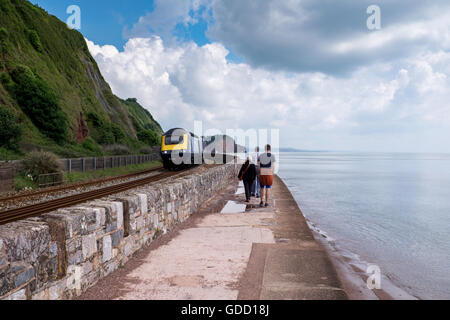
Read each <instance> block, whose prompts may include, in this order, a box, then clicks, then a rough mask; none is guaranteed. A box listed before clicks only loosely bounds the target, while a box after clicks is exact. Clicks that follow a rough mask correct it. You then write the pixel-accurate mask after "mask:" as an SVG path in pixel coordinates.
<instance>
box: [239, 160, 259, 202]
mask: <svg viewBox="0 0 450 320" xmlns="http://www.w3.org/2000/svg"><path fill="white" fill-rule="evenodd" d="M238 177H239V180H241V181H243V182H244V188H245V199H246V200H245V202H250V198H251V188H252V184H253V182H254V181H255V178H256V166H255V165H254V164H253V163H251V162H250V157H248V158H247V161H246V162H245V163H244V164H243V165H242V167H241V170H240V171H239V175H238Z"/></svg>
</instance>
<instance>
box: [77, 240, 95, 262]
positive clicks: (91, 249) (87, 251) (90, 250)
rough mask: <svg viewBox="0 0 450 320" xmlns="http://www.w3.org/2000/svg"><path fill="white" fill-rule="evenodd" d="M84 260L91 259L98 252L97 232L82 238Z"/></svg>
mask: <svg viewBox="0 0 450 320" xmlns="http://www.w3.org/2000/svg"><path fill="white" fill-rule="evenodd" d="M81 246H82V252H83V260H86V259H89V258H90V257H92V256H93V255H94V254H95V253H96V252H97V239H96V237H95V234H90V235H86V236H83V238H82V240H81Z"/></svg>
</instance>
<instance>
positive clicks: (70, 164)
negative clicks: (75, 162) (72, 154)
mask: <svg viewBox="0 0 450 320" xmlns="http://www.w3.org/2000/svg"><path fill="white" fill-rule="evenodd" d="M68 162H69V173H71V172H72V159H69V160H68Z"/></svg>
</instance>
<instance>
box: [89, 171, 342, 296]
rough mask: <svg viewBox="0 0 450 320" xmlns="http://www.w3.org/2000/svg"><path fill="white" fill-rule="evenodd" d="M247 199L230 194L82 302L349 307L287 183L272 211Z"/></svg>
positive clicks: (280, 186)
mask: <svg viewBox="0 0 450 320" xmlns="http://www.w3.org/2000/svg"><path fill="white" fill-rule="evenodd" d="M241 192H242V191H241V190H238V191H237V192H236V186H230V187H229V188H228V189H227V190H225V191H224V192H223V194H221V195H218V196H217V197H216V198H215V199H212V200H211V201H210V202H209V203H205V205H204V206H203V208H202V209H201V210H200V212H199V213H197V214H195V215H193V216H192V217H191V218H190V219H189V220H188V221H186V222H185V223H183V224H181V225H180V226H179V227H177V229H176V230H174V231H172V232H171V233H169V234H167V235H165V236H163V237H162V238H161V239H160V240H157V241H155V242H154V243H152V244H151V246H150V247H148V248H146V249H143V250H142V251H141V252H140V253H139V254H138V255H136V256H135V257H133V259H132V260H130V261H129V262H128V263H127V264H126V265H125V266H124V267H123V268H121V269H119V270H117V271H116V272H114V273H112V274H111V275H109V276H108V277H106V278H104V279H102V280H100V281H99V282H98V284H97V285H96V286H94V287H92V288H90V289H89V290H88V291H87V292H86V293H85V294H84V295H83V296H82V297H80V299H92V300H110V299H117V300H129V299H137V300H140V299H144V300H163V299H169V300H172V299H176V300H191V299H192V300H204V299H208V300H225V299H226V300H235V299H245V300H248V299H255V300H257V299H263V300H266V299H267V300H272V299H277V300H278V299H346V298H347V295H346V293H345V292H344V291H343V289H342V286H341V284H340V282H339V280H338V277H337V274H336V272H335V269H334V268H333V266H332V264H331V262H330V260H329V258H328V256H327V254H326V252H325V251H324V249H322V247H321V246H320V245H319V244H318V243H317V242H316V241H315V240H314V238H313V235H312V233H311V231H310V230H309V228H308V226H307V224H306V221H305V219H304V218H303V216H302V215H301V212H300V210H299V208H298V206H297V204H296V202H295V200H294V199H293V198H292V195H291V193H290V192H289V190H288V189H287V187H286V186H285V185H284V183H283V182H282V181H281V180H280V179H278V178H276V181H275V186H274V188H273V199H274V201H273V206H272V207H270V208H259V207H258V206H257V199H254V200H253V201H252V204H251V205H248V206H245V205H244V204H243V203H244V202H243V200H244V196H243V194H242V193H241ZM230 201H234V202H235V203H234V204H233V202H230ZM225 204H227V205H226V207H225V211H226V212H229V213H220V212H221V211H222V210H223V208H224V206H225ZM240 209H243V210H242V211H245V212H239V211H240Z"/></svg>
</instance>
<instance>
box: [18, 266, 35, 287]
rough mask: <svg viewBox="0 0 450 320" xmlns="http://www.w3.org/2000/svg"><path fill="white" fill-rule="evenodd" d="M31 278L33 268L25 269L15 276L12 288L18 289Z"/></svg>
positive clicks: (32, 276)
mask: <svg viewBox="0 0 450 320" xmlns="http://www.w3.org/2000/svg"><path fill="white" fill-rule="evenodd" d="M33 278H34V268H28V269H25V270H24V271H22V272H20V273H18V274H16V276H15V278H14V286H15V287H16V288H19V287H20V286H22V285H24V284H25V283H27V282H28V281H30V280H31V279H33Z"/></svg>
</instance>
